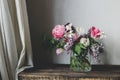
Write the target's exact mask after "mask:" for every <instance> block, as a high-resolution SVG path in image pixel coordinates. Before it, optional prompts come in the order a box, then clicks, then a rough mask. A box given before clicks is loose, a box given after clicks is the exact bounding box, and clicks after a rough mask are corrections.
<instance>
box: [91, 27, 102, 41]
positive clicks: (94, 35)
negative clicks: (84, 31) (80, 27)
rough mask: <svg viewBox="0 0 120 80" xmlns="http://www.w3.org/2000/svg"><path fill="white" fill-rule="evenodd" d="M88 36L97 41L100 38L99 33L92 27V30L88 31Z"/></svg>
mask: <svg viewBox="0 0 120 80" xmlns="http://www.w3.org/2000/svg"><path fill="white" fill-rule="evenodd" d="M90 34H91V37H92V38H94V39H99V38H100V36H101V31H100V30H99V29H97V28H96V27H94V26H92V28H91V29H90Z"/></svg>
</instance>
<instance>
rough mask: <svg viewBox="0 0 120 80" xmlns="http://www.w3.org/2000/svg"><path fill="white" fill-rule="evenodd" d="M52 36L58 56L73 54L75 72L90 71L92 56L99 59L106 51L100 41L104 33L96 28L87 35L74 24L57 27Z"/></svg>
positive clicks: (71, 65) (92, 28) (71, 62)
mask: <svg viewBox="0 0 120 80" xmlns="http://www.w3.org/2000/svg"><path fill="white" fill-rule="evenodd" d="M52 35H53V38H52V39H51V43H52V45H53V46H56V53H57V55H60V54H62V53H63V51H67V52H68V54H71V60H70V68H71V69H72V70H74V71H90V70H91V64H90V56H93V58H96V59H97V58H98V57H99V54H100V53H102V52H103V49H104V46H103V44H102V42H101V41H100V40H101V39H102V38H103V37H104V32H102V31H101V30H99V29H97V28H96V27H94V26H92V27H91V28H90V29H89V30H88V32H87V33H82V29H81V28H80V27H74V26H73V25H72V23H67V24H65V25H56V26H55V27H54V28H53V30H52Z"/></svg>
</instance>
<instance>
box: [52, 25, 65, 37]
mask: <svg viewBox="0 0 120 80" xmlns="http://www.w3.org/2000/svg"><path fill="white" fill-rule="evenodd" d="M64 34H65V27H64V26H63V25H56V26H55V27H54V28H53V30H52V35H53V37H54V39H60V38H62V37H63V36H64Z"/></svg>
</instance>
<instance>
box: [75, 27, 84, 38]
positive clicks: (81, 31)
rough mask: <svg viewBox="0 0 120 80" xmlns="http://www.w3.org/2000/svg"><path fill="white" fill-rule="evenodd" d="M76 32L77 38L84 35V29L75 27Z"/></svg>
mask: <svg viewBox="0 0 120 80" xmlns="http://www.w3.org/2000/svg"><path fill="white" fill-rule="evenodd" d="M76 32H77V34H78V36H80V35H82V34H83V33H84V29H83V28H81V27H76Z"/></svg>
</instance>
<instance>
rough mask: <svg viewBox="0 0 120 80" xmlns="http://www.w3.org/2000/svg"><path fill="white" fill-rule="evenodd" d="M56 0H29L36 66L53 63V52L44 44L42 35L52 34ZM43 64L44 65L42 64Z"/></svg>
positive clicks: (28, 6)
mask: <svg viewBox="0 0 120 80" xmlns="http://www.w3.org/2000/svg"><path fill="white" fill-rule="evenodd" d="M53 4H54V0H27V10H28V18H29V26H30V34H31V42H32V49H33V61H34V65H35V66H42V65H44V64H48V63H51V53H50V51H48V50H47V48H45V47H44V46H43V45H42V42H41V40H42V38H41V36H42V35H44V34H47V35H48V36H51V34H50V33H51V28H52V27H51V26H53V25H54V24H53V23H54V22H53V17H54V16H53V7H54V6H53ZM41 64H42V65H41Z"/></svg>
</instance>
